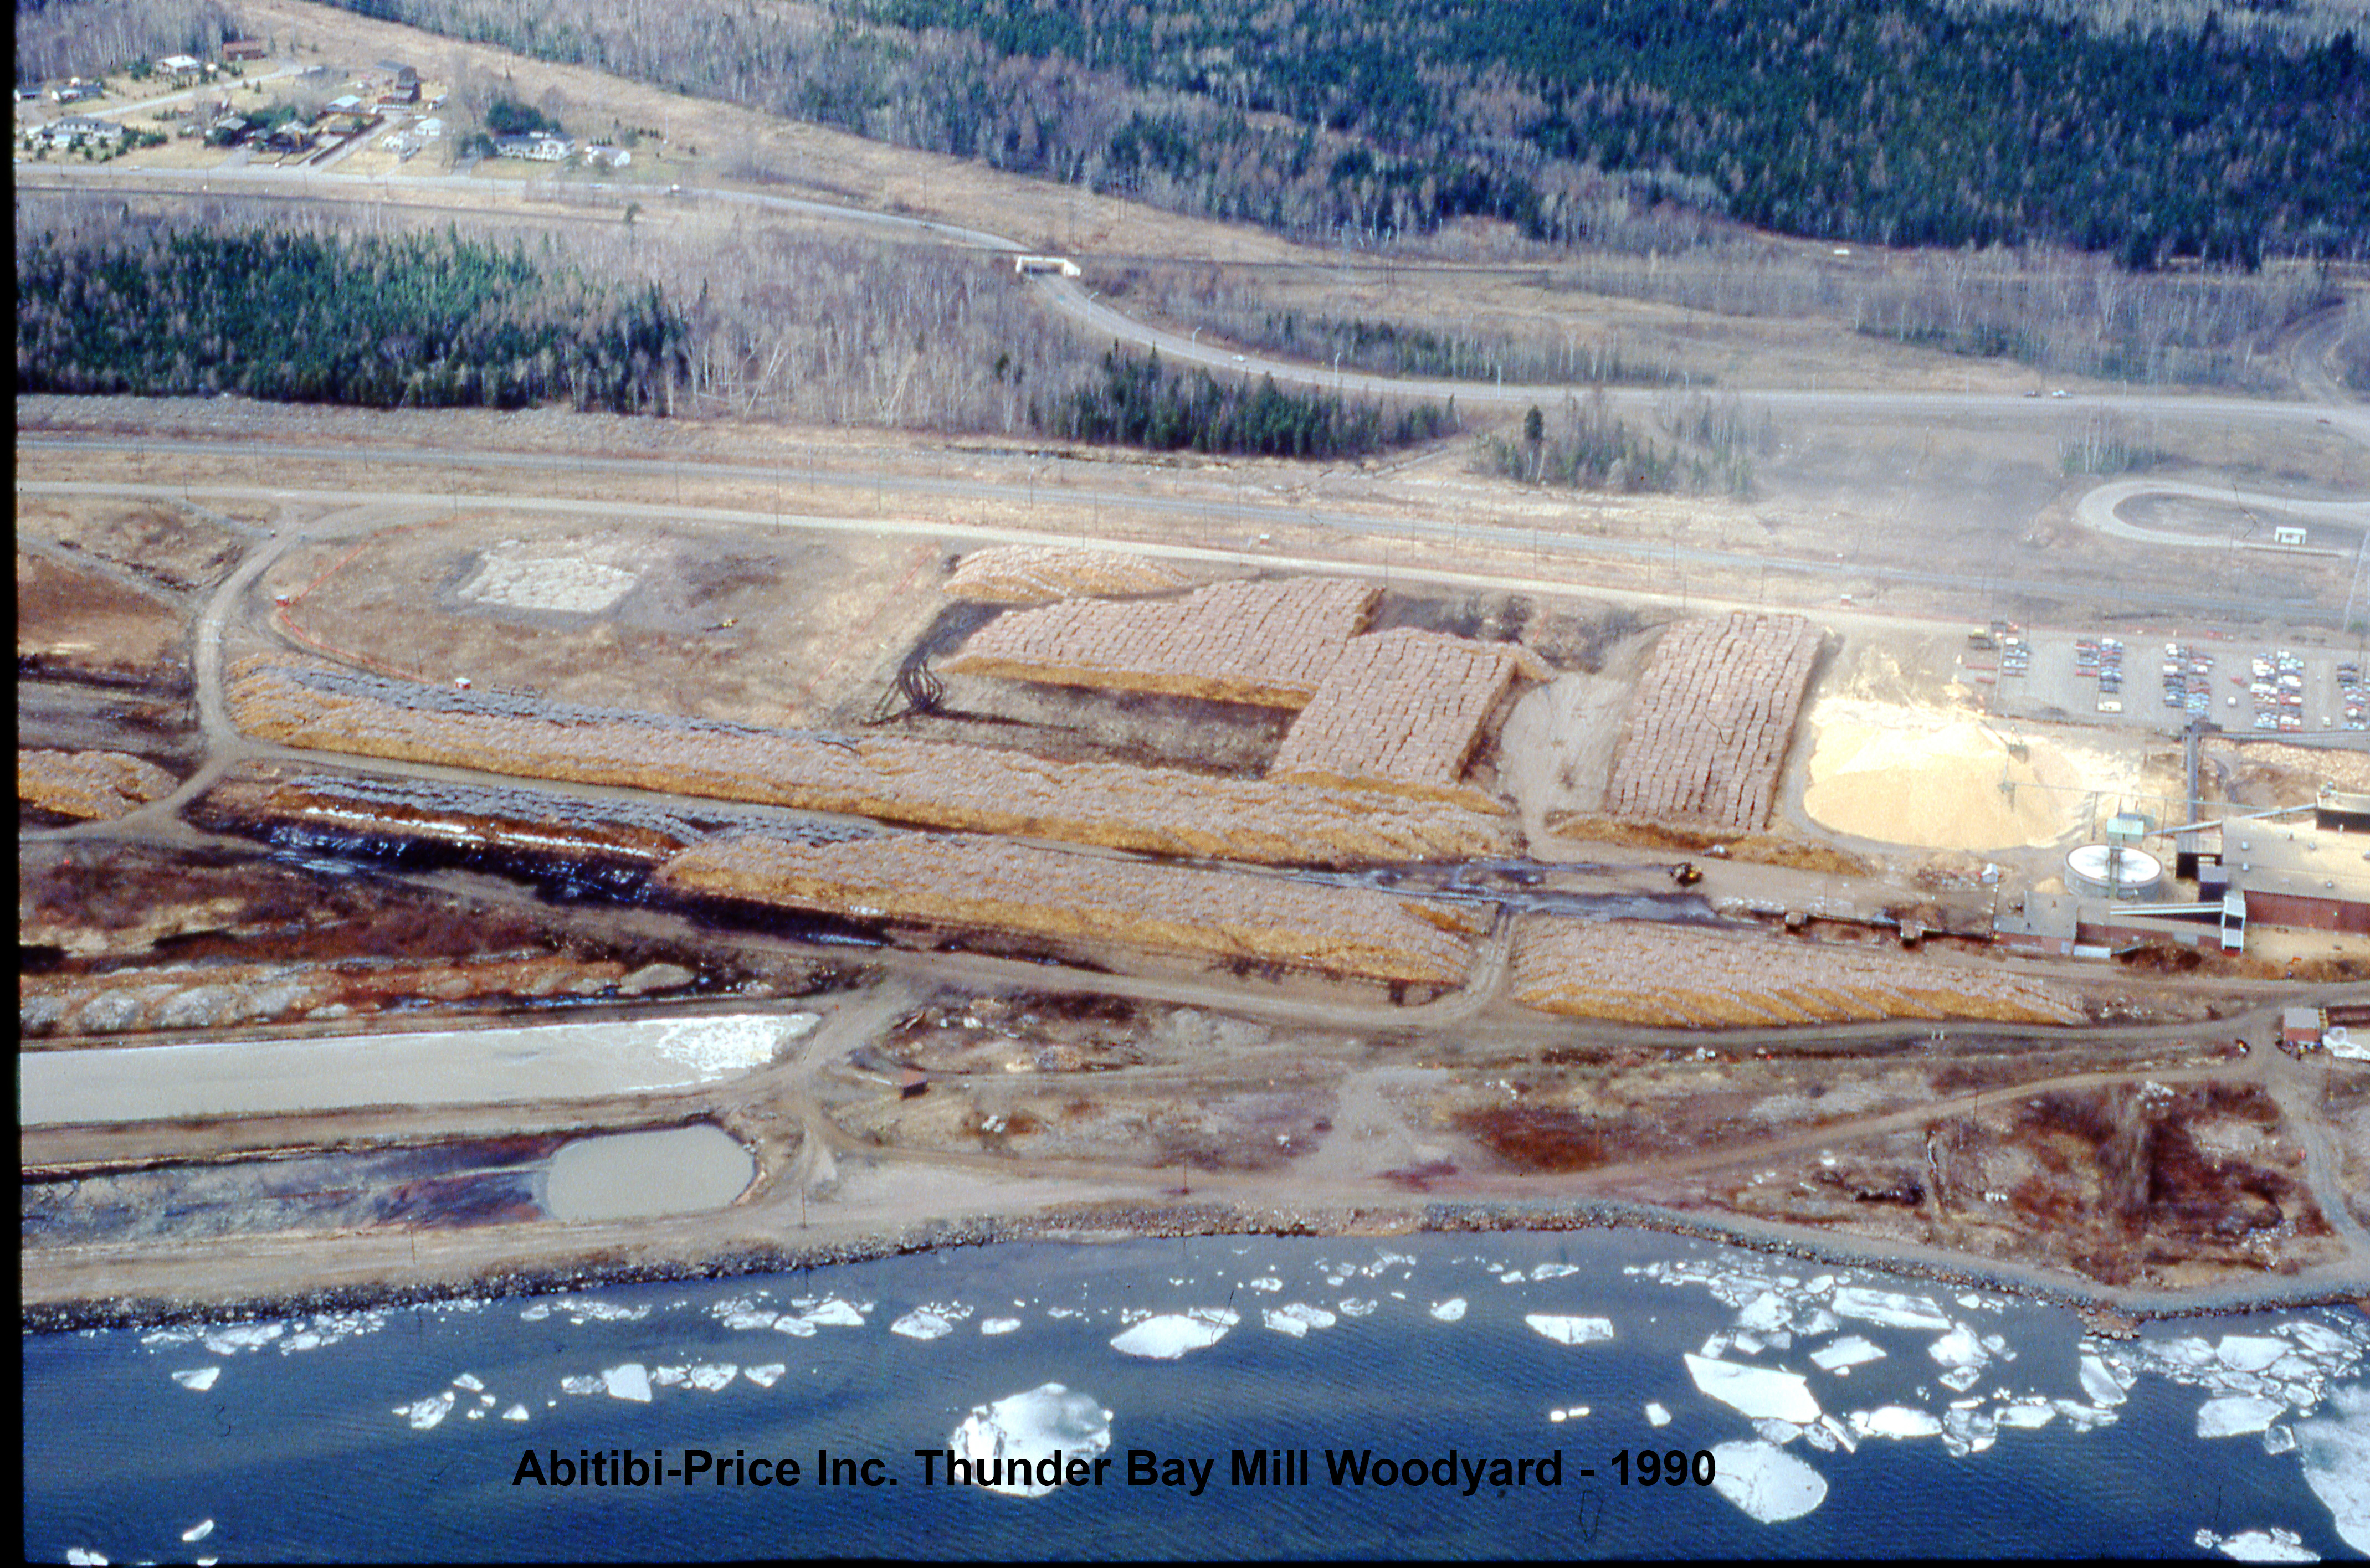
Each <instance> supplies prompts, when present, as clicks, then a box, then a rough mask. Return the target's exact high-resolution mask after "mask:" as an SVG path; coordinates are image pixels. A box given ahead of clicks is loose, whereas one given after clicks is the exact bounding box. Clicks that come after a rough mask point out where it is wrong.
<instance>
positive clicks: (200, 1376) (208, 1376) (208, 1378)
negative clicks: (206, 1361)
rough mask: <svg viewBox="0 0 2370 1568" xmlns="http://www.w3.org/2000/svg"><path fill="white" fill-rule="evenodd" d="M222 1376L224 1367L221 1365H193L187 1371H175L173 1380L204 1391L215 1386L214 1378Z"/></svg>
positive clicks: (198, 1390) (194, 1389)
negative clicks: (220, 1366)
mask: <svg viewBox="0 0 2370 1568" xmlns="http://www.w3.org/2000/svg"><path fill="white" fill-rule="evenodd" d="M221 1376H222V1368H219V1367H193V1368H190V1370H188V1371H186V1372H176V1373H174V1374H173V1381H175V1382H177V1383H178V1384H180V1385H181V1386H182V1387H183V1388H185V1389H189V1390H191V1391H194V1392H197V1393H203V1392H205V1391H207V1390H208V1389H210V1388H213V1386H214V1379H217V1378H219V1377H221Z"/></svg>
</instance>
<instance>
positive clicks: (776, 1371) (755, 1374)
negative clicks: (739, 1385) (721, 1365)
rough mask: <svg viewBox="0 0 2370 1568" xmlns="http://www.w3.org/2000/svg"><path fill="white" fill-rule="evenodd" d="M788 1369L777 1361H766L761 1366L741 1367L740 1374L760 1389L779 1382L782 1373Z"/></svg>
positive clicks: (770, 1386) (768, 1387)
mask: <svg viewBox="0 0 2370 1568" xmlns="http://www.w3.org/2000/svg"><path fill="white" fill-rule="evenodd" d="M788 1370H789V1368H788V1367H785V1366H783V1365H782V1364H781V1363H780V1362H778V1361H768V1362H767V1363H765V1365H764V1366H763V1367H743V1368H741V1375H742V1377H744V1378H746V1379H749V1380H750V1381H751V1382H753V1383H754V1384H756V1385H757V1386H758V1387H759V1388H761V1389H770V1388H772V1387H773V1386H774V1385H775V1384H776V1383H778V1382H780V1381H781V1380H782V1374H783V1373H785V1372H787V1371H788Z"/></svg>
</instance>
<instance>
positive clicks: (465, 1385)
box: [453, 1372, 486, 1394]
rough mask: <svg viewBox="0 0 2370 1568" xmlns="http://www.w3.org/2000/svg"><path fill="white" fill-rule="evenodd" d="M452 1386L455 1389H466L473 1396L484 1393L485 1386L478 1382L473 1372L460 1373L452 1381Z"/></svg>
mask: <svg viewBox="0 0 2370 1568" xmlns="http://www.w3.org/2000/svg"><path fill="white" fill-rule="evenodd" d="M453 1386H454V1388H456V1389H466V1390H468V1391H470V1392H471V1393H473V1394H481V1393H483V1392H485V1391H486V1385H485V1384H484V1383H482V1382H480V1381H479V1380H478V1379H477V1374H476V1373H475V1372H464V1373H462V1374H461V1375H460V1376H459V1377H457V1378H455V1379H453Z"/></svg>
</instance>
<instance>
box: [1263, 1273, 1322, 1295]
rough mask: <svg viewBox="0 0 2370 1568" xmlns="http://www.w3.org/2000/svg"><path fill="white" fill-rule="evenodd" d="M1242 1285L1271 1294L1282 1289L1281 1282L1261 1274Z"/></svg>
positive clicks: (1268, 1275)
mask: <svg viewBox="0 0 2370 1568" xmlns="http://www.w3.org/2000/svg"><path fill="white" fill-rule="evenodd" d="M1243 1283H1244V1285H1245V1286H1247V1287H1248V1288H1250V1289H1253V1290H1260V1291H1268V1292H1273V1291H1277V1290H1281V1289H1283V1280H1281V1279H1278V1278H1277V1277H1276V1276H1273V1275H1271V1274H1262V1275H1260V1276H1259V1277H1258V1278H1257V1279H1247V1280H1245V1281H1244V1282H1243ZM1334 1283H1335V1284H1337V1285H1338V1284H1340V1281H1339V1280H1336V1281H1335V1282H1334Z"/></svg>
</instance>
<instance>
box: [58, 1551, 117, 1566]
mask: <svg viewBox="0 0 2370 1568" xmlns="http://www.w3.org/2000/svg"><path fill="white" fill-rule="evenodd" d="M66 1561H67V1562H71V1563H74V1564H75V1565H76V1568H107V1559H106V1557H104V1556H103V1555H101V1554H100V1553H98V1552H96V1551H92V1550H91V1549H90V1548H88V1547H86V1546H70V1547H67V1548H66Z"/></svg>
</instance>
